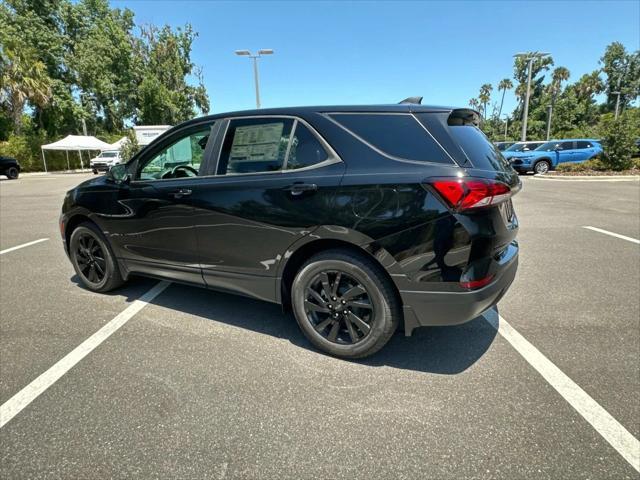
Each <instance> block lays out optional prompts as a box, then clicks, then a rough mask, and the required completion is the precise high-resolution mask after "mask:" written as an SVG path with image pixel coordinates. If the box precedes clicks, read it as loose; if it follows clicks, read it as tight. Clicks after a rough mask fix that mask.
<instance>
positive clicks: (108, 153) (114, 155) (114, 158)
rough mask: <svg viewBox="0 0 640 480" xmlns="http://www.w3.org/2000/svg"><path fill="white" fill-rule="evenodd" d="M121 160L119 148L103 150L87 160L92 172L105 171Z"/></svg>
mask: <svg viewBox="0 0 640 480" xmlns="http://www.w3.org/2000/svg"><path fill="white" fill-rule="evenodd" d="M121 161H122V157H121V156H120V151H119V150H105V151H103V152H100V155H98V156H97V157H94V158H92V159H91V161H90V162H89V163H90V165H91V170H93V173H94V174H97V173H98V172H107V171H109V169H110V168H111V167H113V166H114V165H118V164H119V163H120V162H121Z"/></svg>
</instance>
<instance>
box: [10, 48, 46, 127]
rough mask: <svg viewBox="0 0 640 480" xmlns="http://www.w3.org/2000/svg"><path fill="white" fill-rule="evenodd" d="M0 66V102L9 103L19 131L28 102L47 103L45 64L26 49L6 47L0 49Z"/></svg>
mask: <svg viewBox="0 0 640 480" xmlns="http://www.w3.org/2000/svg"><path fill="white" fill-rule="evenodd" d="M0 66H1V67H2V68H0V85H1V86H2V87H1V88H2V89H1V91H0V101H2V102H3V103H6V104H7V105H8V109H9V112H10V113H11V118H12V119H13V124H14V131H15V133H17V134H19V133H20V130H21V127H22V113H23V112H24V106H25V104H26V103H27V101H28V102H30V103H31V104H33V105H36V106H38V107H43V106H45V105H46V104H47V103H49V100H50V99H51V78H49V75H48V74H47V69H46V66H45V64H44V63H43V62H42V61H40V60H39V59H38V58H37V56H36V55H35V52H34V51H29V50H27V49H24V50H21V51H19V50H17V49H12V48H10V47H9V46H6V47H5V48H4V51H3V52H0Z"/></svg>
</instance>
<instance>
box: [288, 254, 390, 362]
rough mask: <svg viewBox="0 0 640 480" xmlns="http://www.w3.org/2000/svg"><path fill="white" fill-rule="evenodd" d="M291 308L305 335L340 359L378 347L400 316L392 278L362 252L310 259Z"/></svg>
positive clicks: (294, 290) (299, 278) (359, 355)
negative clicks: (360, 253)
mask: <svg viewBox="0 0 640 480" xmlns="http://www.w3.org/2000/svg"><path fill="white" fill-rule="evenodd" d="M291 290H292V295H291V296H292V299H291V300H292V306H293V312H294V314H295V317H296V320H297V322H298V324H299V325H300V328H301V329H302V331H303V333H304V334H305V336H306V337H307V338H308V339H309V341H311V343H313V344H314V345H315V346H316V347H318V348H319V349H321V350H323V351H325V352H327V353H329V354H331V355H335V356H337V357H343V358H362V357H366V356H369V355H372V354H373V353H375V352H377V351H378V350H380V349H381V348H382V347H383V346H384V345H385V344H386V343H387V342H388V341H389V339H390V338H391V336H392V335H393V333H394V331H395V330H396V327H397V326H398V323H399V321H400V317H401V315H402V314H401V309H400V304H399V302H398V300H397V298H396V295H395V291H394V289H393V286H392V284H391V281H390V280H389V278H388V277H387V276H386V275H385V274H384V272H383V271H381V270H380V267H379V266H378V265H376V264H375V263H374V262H372V261H371V260H370V259H368V258H366V257H365V256H364V255H359V254H357V253H353V252H350V251H349V250H342V249H339V250H329V251H326V252H323V253H320V254H318V255H315V256H314V257H312V258H311V259H309V260H308V261H307V262H306V263H305V264H304V265H303V266H302V267H301V269H300V270H299V272H298V274H297V275H296V277H295V279H294V281H293V285H292V289H291Z"/></svg>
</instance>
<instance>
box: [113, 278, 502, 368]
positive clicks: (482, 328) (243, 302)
mask: <svg viewBox="0 0 640 480" xmlns="http://www.w3.org/2000/svg"><path fill="white" fill-rule="evenodd" d="M132 280H133V281H131V282H130V284H131V286H127V287H124V288H122V289H119V290H117V291H115V292H114V294H116V295H117V294H120V295H122V294H123V290H127V289H131V288H134V289H135V291H139V290H140V289H139V288H137V287H138V286H139V284H140V282H147V280H146V279H144V280H143V279H132ZM144 285H145V286H147V285H149V284H147V283H145V284H144ZM132 293H133V292H132V291H131V292H129V293H124V294H125V295H127V296H128V295H130V294H132ZM152 303H153V304H154V305H157V306H160V307H163V308H167V309H171V310H175V311H178V312H182V313H187V314H190V315H195V316H198V317H200V318H203V319H206V320H209V321H215V322H222V323H226V324H227V325H233V326H235V327H240V328H245V329H249V330H252V331H254V332H258V333H262V334H265V335H271V336H273V337H277V338H283V339H287V340H288V341H290V342H291V343H292V344H294V345H296V346H298V347H301V348H306V349H309V350H313V351H317V350H316V349H315V348H314V347H313V345H311V343H310V342H309V341H308V340H307V339H306V338H305V337H304V336H303V334H302V332H301V331H300V329H299V327H298V325H297V323H296V320H295V319H294V317H293V315H292V314H289V313H283V312H282V309H281V308H280V306H279V305H276V304H272V303H268V302H262V301H259V300H253V299H250V298H245V297H241V296H237V295H232V294H226V293H219V292H215V291H211V290H206V289H203V288H197V287H189V286H184V285H179V284H173V285H171V287H170V288H169V289H168V290H166V291H165V292H164V293H163V294H161V295H159V296H158V297H156V298H155V299H154V300H153V302H152ZM485 315H493V316H494V317H493V319H494V322H496V321H497V317H498V315H497V313H496V311H495V310H494V311H490V312H487V313H486V314H485ZM496 325H497V324H496ZM496 333H497V331H496V329H495V328H494V327H493V326H491V325H490V324H489V322H488V321H486V320H485V319H484V318H483V317H477V318H475V319H474V320H472V321H470V322H467V323H465V324H463V325H458V326H452V327H428V328H419V329H416V330H414V332H413V335H412V336H411V337H405V336H404V333H402V332H397V333H396V334H395V335H394V336H393V337H392V339H391V340H390V341H389V343H388V344H387V345H386V346H385V347H384V348H383V349H382V350H381V351H379V352H378V353H377V354H375V355H373V356H372V357H369V358H366V359H363V360H352V362H356V363H359V364H362V365H370V366H372V367H379V366H390V367H394V368H400V369H406V370H415V371H420V372H428V373H436V374H443V375H453V374H457V373H460V372H463V371H464V370H466V369H468V368H469V367H470V366H471V365H473V364H474V363H475V362H476V361H478V359H480V357H482V355H483V354H484V353H485V352H486V351H487V350H488V348H489V347H490V346H491V344H492V342H493V339H494V338H495V336H496ZM318 354H319V355H324V354H322V353H320V352H318Z"/></svg>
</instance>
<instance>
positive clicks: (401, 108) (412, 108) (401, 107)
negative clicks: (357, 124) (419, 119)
mask: <svg viewBox="0 0 640 480" xmlns="http://www.w3.org/2000/svg"><path fill="white" fill-rule="evenodd" d="M452 110H457V108H456V107H444V106H436V105H417V104H389V105H321V106H308V107H278V108H260V109H252V110H237V111H234V112H222V113H216V114H213V115H206V116H202V117H198V118H194V119H193V120H189V121H187V122H185V123H183V124H181V125H182V126H184V125H187V124H189V123H192V122H200V121H202V120H215V119H216V118H223V117H238V116H247V117H249V116H256V115H291V116H304V115H305V114H310V113H329V112H391V113H410V112H420V113H424V112H450V111H452ZM464 110H470V109H468V108H465V109H464Z"/></svg>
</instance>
